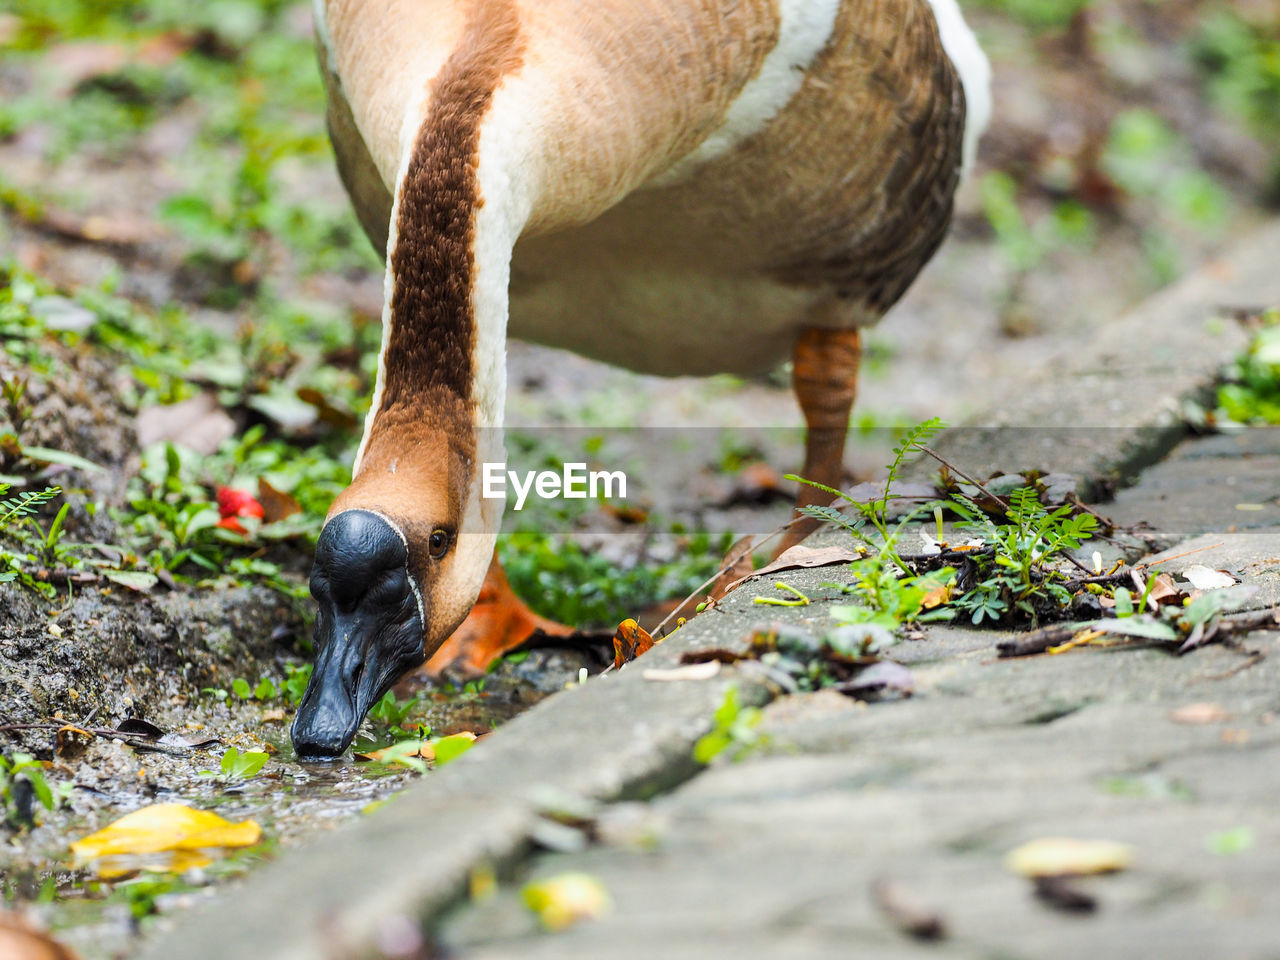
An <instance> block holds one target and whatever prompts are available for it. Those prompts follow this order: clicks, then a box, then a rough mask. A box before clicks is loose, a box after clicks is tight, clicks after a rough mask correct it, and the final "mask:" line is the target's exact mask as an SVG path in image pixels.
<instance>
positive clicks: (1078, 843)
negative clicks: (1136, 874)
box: [1004, 837, 1133, 877]
mask: <svg viewBox="0 0 1280 960" xmlns="http://www.w3.org/2000/svg"><path fill="white" fill-rule="evenodd" d="M1132 862H1133V848H1132V847H1130V846H1129V845H1128V844H1126V843H1115V842H1113V841H1111V840H1077V839H1074V838H1072V837H1042V838H1041V839H1039V840H1032V841H1031V842H1030V843H1024V844H1023V845H1022V846H1020V847H1017V848H1015V849H1013V850H1010V851H1009V853H1008V854H1007V855H1006V856H1005V858H1004V865H1005V868H1006V869H1008V870H1010V871H1011V872H1013V873H1017V874H1021V875H1022V876H1024V877H1079V876H1088V875H1091V874H1095V873H1114V872H1115V871H1117V870H1125V869H1127V868H1128V867H1129V865H1130V864H1131V863H1132Z"/></svg>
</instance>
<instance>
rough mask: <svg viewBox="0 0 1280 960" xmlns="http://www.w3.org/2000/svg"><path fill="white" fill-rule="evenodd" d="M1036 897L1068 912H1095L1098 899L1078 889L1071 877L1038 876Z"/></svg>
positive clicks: (1048, 904)
mask: <svg viewBox="0 0 1280 960" xmlns="http://www.w3.org/2000/svg"><path fill="white" fill-rule="evenodd" d="M1035 884H1036V899H1037V900H1039V901H1040V902H1041V903H1043V904H1045V905H1046V906H1050V907H1053V908H1054V909H1055V910H1062V911H1064V912H1066V913H1093V911H1095V910H1097V909H1098V900H1097V898H1096V897H1094V896H1092V895H1091V894H1088V893H1085V892H1084V891H1083V890H1078V889H1077V888H1076V887H1075V885H1074V884H1073V883H1072V882H1071V878H1070V877H1036V878H1035Z"/></svg>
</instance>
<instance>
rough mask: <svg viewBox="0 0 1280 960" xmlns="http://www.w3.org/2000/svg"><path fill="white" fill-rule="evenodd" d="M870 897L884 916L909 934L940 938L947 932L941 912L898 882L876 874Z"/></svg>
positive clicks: (923, 938) (929, 938)
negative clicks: (877, 877)
mask: <svg viewBox="0 0 1280 960" xmlns="http://www.w3.org/2000/svg"><path fill="white" fill-rule="evenodd" d="M871 899H872V900H873V902H874V903H875V905H876V906H877V907H878V908H879V909H880V912H881V913H883V914H884V915H885V918H886V919H887V920H888V921H889V922H890V923H892V924H893V925H894V926H895V927H897V928H898V929H899V930H901V931H902V932H903V933H905V934H906V935H907V936H909V937H915V938H916V939H917V940H941V939H942V938H943V937H945V936H946V935H947V924H946V921H945V920H944V919H943V918H942V914H940V913H939V912H938V911H937V910H935V909H934V908H933V907H931V906H929V905H928V904H926V903H925V902H924V901H922V900H921V899H920V898H919V897H918V896H917V895H916V894H915V893H914V892H913V891H911V890H910V889H908V888H907V887H904V886H903V885H902V884H900V883H896V882H895V881H893V880H888V879H886V878H884V877H880V878H879V879H877V880H875V881H873V882H872V884H871Z"/></svg>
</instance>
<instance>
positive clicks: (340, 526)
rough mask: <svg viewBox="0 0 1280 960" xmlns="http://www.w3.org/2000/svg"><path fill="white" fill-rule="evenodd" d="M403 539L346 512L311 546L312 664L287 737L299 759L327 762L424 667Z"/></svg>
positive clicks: (386, 526) (377, 520)
mask: <svg viewBox="0 0 1280 960" xmlns="http://www.w3.org/2000/svg"><path fill="white" fill-rule="evenodd" d="M408 561H409V555H408V549H407V547H406V545H405V541H404V538H403V536H402V535H401V534H400V532H399V531H398V530H397V529H396V528H395V527H393V526H392V525H391V523H390V522H388V521H387V520H386V519H385V518H383V517H382V516H380V515H379V514H376V513H372V512H370V511H367V510H347V511H344V512H343V513H340V514H338V515H336V516H335V517H333V518H332V519H331V520H330V521H329V522H328V523H327V524H325V527H324V530H323V531H321V533H320V539H319V541H318V542H317V544H316V559H315V565H314V566H313V567H312V569H311V595H312V596H313V597H314V598H315V601H316V605H317V608H318V609H317V616H316V626H315V647H316V663H315V668H314V670H313V671H312V673H311V680H310V682H309V683H308V684H307V691H306V693H305V694H304V695H303V697H302V704H301V705H300V706H299V708H298V715H297V717H295V718H294V721H293V728H292V730H291V734H292V736H293V746H294V749H295V750H297V752H298V757H299V758H300V759H304V760H315V759H332V758H334V757H337V756H339V755H340V754H341V753H342V752H343V751H344V750H346V749H347V747H348V746H349V745H350V744H351V741H352V739H353V738H354V737H355V735H356V731H357V730H358V729H359V728H360V724H361V722H362V721H363V720H364V717H365V714H366V713H368V712H369V708H370V707H372V706H373V705H374V704H375V703H377V702H378V700H379V699H380V698H381V697H382V695H383V694H385V693H386V692H387V691H388V690H390V689H391V687H392V686H393V685H394V684H395V683H396V681H397V680H399V679H400V678H401V677H402V676H404V674H405V673H407V672H408V671H409V670H412V669H413V668H414V667H416V666H419V665H420V664H421V663H422V660H423V657H422V634H423V623H422V618H423V611H422V608H421V601H420V600H419V594H418V591H417V590H416V588H415V585H414V583H413V579H412V576H411V575H410V573H409V568H408Z"/></svg>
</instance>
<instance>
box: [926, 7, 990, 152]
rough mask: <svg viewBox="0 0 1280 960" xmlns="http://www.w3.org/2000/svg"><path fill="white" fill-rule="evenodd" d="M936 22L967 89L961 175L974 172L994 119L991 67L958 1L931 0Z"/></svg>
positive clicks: (943, 41) (949, 54)
mask: <svg viewBox="0 0 1280 960" xmlns="http://www.w3.org/2000/svg"><path fill="white" fill-rule="evenodd" d="M929 5H930V6H931V7H933V16H934V19H935V20H937V21H938V34H939V36H940V37H941V38H942V49H943V50H945V51H946V52H947V56H948V57H949V58H950V59H951V64H952V66H954V67H955V68H956V73H958V74H960V83H961V85H962V86H963V87H964V101H965V119H964V144H963V153H962V157H963V161H962V164H963V165H962V167H961V173H962V174H967V173H968V172H969V171H970V170H971V169H972V168H973V161H974V158H975V157H976V156H977V154H978V139H979V138H980V137H981V136H982V132H983V131H984V130H986V129H987V122H988V121H989V120H990V119H991V64H990V63H989V62H988V61H987V55H986V54H985V53H983V52H982V47H980V46H978V39H977V37H975V36H974V35H973V31H972V30H970V29H969V25H968V24H967V23H965V22H964V15H963V14H962V13H961V12H960V6H959V4H958V3H957V2H956V0H929Z"/></svg>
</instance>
